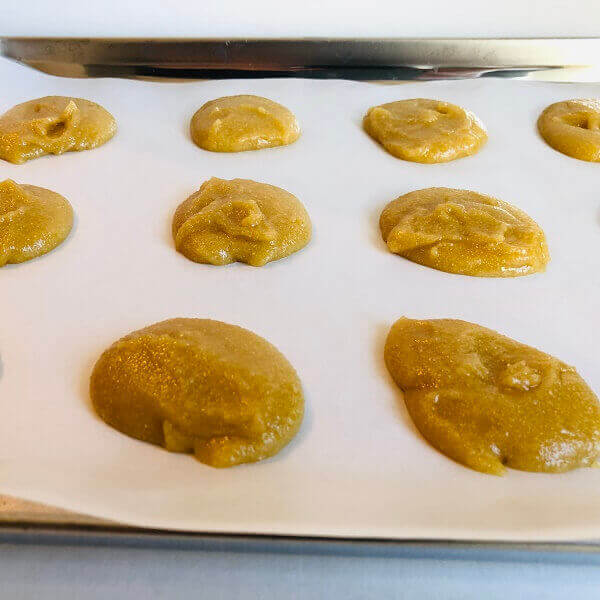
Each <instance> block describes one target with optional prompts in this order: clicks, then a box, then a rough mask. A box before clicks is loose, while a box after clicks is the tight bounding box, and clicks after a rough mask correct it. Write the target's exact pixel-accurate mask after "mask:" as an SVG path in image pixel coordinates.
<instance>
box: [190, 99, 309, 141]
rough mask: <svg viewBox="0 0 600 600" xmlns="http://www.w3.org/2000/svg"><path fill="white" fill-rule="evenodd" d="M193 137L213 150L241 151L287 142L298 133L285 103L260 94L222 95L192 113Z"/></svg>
mask: <svg viewBox="0 0 600 600" xmlns="http://www.w3.org/2000/svg"><path fill="white" fill-rule="evenodd" d="M190 133H191V135H192V140H194V143H195V144H196V145H197V146H200V148H204V150H210V151H212V152H244V151H246V150H260V149H261V148H273V147H274V146H287V145H288V144H291V143H293V142H295V141H296V140H297V139H298V138H299V137H300V127H299V125H298V122H297V121H296V117H295V116H294V115H293V113H292V112H291V111H289V110H288V109H287V108H286V107H285V106H282V105H281V104H278V103H277V102H273V100H269V99H268V98H261V97H260V96H224V97H223V98H217V99H216V100H211V101H210V102H207V103H206V104H204V105H203V106H202V107H201V108H200V109H199V110H198V111H197V112H196V114H195V115H194V116H193V117H192V122H191V124H190Z"/></svg>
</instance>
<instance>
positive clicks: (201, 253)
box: [173, 177, 311, 267]
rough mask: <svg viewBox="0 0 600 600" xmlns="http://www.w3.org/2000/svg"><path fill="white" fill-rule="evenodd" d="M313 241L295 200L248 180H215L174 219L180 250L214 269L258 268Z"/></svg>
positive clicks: (305, 213)
mask: <svg viewBox="0 0 600 600" xmlns="http://www.w3.org/2000/svg"><path fill="white" fill-rule="evenodd" d="M310 237H311V223H310V218H309V216H308V213H307V212H306V209H305V208H304V206H303V205H302V203H301V202H300V201H299V200H298V198H296V196H294V195H293V194H290V193H289V192H286V191H285V190H282V189H281V188H278V187H275V186H273V185H268V184H266V183H257V182H256V181H251V180H249V179H232V180H225V179H218V178H216V177H213V178H212V179H209V180H208V181H205V182H204V183H203V184H202V186H201V187H200V189H199V190H198V191H197V192H196V193H194V194H192V195H191V196H190V197H189V198H188V199H187V200H186V201H185V202H183V203H182V204H181V205H180V206H179V208H178V209H177V211H176V212H175V215H174V217H173V239H174V240H175V247H176V248H177V250H178V251H179V252H181V253H182V254H183V255H184V256H186V257H187V258H189V259H190V260H193V261H194V262H199V263H209V264H212V265H226V264H229V263H232V262H236V261H239V262H245V263H247V264H249V265H252V266H254V267H260V266H263V265H265V264H266V263H268V262H270V261H273V260H278V259H280V258H283V257H284V256H288V255H290V254H292V253H293V252H296V251H297V250H300V249H301V248H303V247H304V246H306V244H307V243H308V242H309V240H310Z"/></svg>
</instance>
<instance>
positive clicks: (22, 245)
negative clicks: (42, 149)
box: [0, 179, 73, 267]
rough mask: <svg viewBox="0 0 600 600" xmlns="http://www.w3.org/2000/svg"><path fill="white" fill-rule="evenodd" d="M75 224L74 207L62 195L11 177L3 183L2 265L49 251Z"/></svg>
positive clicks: (0, 194)
mask: <svg viewBox="0 0 600 600" xmlns="http://www.w3.org/2000/svg"><path fill="white" fill-rule="evenodd" d="M72 226H73V209H72V208H71V205H70V204H69V202H68V201H67V200H66V199H65V198H63V197H62V196H61V195H60V194H57V193H56V192H52V191H50V190H47V189H45V188H41V187H36V186H34V185H24V184H21V185H19V184H18V183H15V182H14V181H12V180H11V179H6V180H5V181H2V182H0V267H3V266H4V265H6V264H7V263H21V262H25V261H26V260H31V259H32V258H36V257H37V256H41V255H42V254H46V252H50V250H53V249H54V248H56V246H58V245H59V244H60V243H62V242H63V241H64V240H65V238H66V237H67V236H68V235H69V232H70V231H71V227H72Z"/></svg>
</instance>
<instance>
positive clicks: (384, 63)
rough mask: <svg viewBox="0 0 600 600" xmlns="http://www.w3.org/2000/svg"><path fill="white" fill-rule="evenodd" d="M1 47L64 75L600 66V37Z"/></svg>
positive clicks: (45, 42) (405, 74) (0, 42)
mask: <svg viewBox="0 0 600 600" xmlns="http://www.w3.org/2000/svg"><path fill="white" fill-rule="evenodd" d="M0 53H1V54H2V55H4V56H6V57H9V58H12V59H14V60H17V61H19V62H22V63H24V64H27V65H29V66H31V67H34V68H36V69H39V70H41V71H44V72H47V73H51V74H54V75H62V76H68V77H90V76H113V77H114V76H130V77H131V76H138V77H139V76H168V77H231V76H238V77H239V76H273V75H277V76H282V75H288V76H289V75H293V76H296V77H298V76H303V77H327V78H331V77H345V78H352V79H431V78H436V79H437V78H460V77H479V76H482V75H489V74H494V75H505V76H520V75H524V74H527V73H530V72H532V71H546V70H553V69H565V68H566V69H576V70H581V69H586V68H599V67H600V38H528V39H526V38H495V39H483V38H462V39H458V38H457V39H453V38H430V39H425V38H413V39H411V38H402V39H327V38H306V39H264V40H259V39H117V38H104V39H88V38H85V39H84V38H23V37H21V38H0Z"/></svg>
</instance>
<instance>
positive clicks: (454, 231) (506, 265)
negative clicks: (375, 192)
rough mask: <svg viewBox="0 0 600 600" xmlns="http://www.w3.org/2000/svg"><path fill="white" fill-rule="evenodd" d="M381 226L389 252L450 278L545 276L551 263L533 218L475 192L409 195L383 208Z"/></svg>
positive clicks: (442, 190) (439, 191) (437, 191)
mask: <svg viewBox="0 0 600 600" xmlns="http://www.w3.org/2000/svg"><path fill="white" fill-rule="evenodd" d="M379 225H380V228H381V234H382V236H383V239H384V241H385V242H386V244H387V246H388V248H389V250H390V252H393V253H394V254H399V255H401V256H404V257H405V258H408V259H409V260H412V261H413V262H416V263H419V264H422V265H425V266H427V267H432V268H433V269H438V270H440V271H447V272H448V273H460V274H463V275H475V276H479V277H516V276H518V275H529V274H531V273H536V272H539V271H544V269H545V268H546V263H547V262H548V260H549V254H548V248H547V245H546V238H545V236H544V232H543V231H542V229H541V228H540V227H539V226H538V225H537V224H536V222H535V221H534V220H533V219H532V218H531V217H529V216H528V215H527V214H525V213H524V212H523V211H521V210H519V209H518V208H515V207H514V206H512V205H510V204H508V203H507V202H502V201H501V200H497V199H496V198H492V197H490V196H485V195H484V194H478V193H477V192H470V191H467V190H454V189H450V188H428V189H424V190H417V191H414V192H410V193H408V194H405V195H404V196H400V197H399V198H397V199H396V200H393V201H392V202H390V203H389V204H388V205H387V206H386V207H385V209H384V210H383V212H382V213H381V217H380V219H379Z"/></svg>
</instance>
